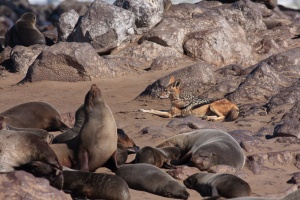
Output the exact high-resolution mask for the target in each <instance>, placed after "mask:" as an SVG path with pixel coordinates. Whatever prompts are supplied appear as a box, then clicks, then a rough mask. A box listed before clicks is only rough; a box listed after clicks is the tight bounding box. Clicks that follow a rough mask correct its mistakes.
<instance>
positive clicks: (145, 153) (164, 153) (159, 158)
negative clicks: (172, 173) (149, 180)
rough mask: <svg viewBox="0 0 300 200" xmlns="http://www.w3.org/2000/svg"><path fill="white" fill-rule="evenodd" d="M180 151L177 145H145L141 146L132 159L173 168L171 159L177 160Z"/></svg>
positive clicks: (137, 161) (135, 161) (136, 161)
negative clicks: (155, 146)
mask: <svg viewBox="0 0 300 200" xmlns="http://www.w3.org/2000/svg"><path fill="white" fill-rule="evenodd" d="M180 155H181V151H180V149H179V148H177V147H162V148H153V147H150V146H145V147H143V148H141V149H140V150H139V151H138V152H137V154H136V156H135V159H134V161H133V162H134V163H148V164H151V165H154V166H156V167H165V168H174V167H175V166H173V165H171V164H170V161H171V160H178V159H179V157H180Z"/></svg>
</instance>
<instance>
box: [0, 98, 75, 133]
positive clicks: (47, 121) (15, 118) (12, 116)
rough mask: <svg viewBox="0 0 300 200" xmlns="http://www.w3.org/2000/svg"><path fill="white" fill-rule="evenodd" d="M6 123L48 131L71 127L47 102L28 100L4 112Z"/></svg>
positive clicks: (2, 114)
mask: <svg viewBox="0 0 300 200" xmlns="http://www.w3.org/2000/svg"><path fill="white" fill-rule="evenodd" d="M0 116H2V117H4V119H5V121H6V123H7V124H8V125H10V126H14V127H17V128H38V129H44V130H46V131H64V130H67V129H69V128H70V127H68V126H67V125H66V124H64V123H63V122H62V121H61V117H60V114H59V112H58V111H57V109H56V108H54V107H53V106H52V105H50V104H48V103H45V102H28V103H23V104H19V105H17V106H14V107H12V108H10V109H8V110H6V111H4V112H2V113H0Z"/></svg>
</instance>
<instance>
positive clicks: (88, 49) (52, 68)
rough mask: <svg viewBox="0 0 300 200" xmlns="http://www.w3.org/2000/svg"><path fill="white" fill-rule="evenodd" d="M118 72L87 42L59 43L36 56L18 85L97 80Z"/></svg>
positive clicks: (120, 71)
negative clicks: (40, 82) (43, 81)
mask: <svg viewBox="0 0 300 200" xmlns="http://www.w3.org/2000/svg"><path fill="white" fill-rule="evenodd" d="M122 70H124V69H122V68H118V67H117V66H114V65H109V64H108V63H107V62H106V61H105V59H103V58H101V57H100V56H99V55H98V54H97V53H96V52H95V50H94V49H93V47H92V46H91V45H90V44H88V43H76V42H69V43H66V42H60V43H57V44H55V45H53V46H51V47H49V48H47V49H46V50H44V51H43V52H42V53H41V54H40V55H39V56H38V57H37V59H36V60H35V61H34V63H33V64H32V65H31V66H30V67H29V68H28V71H27V74H26V76H25V78H24V79H23V80H22V81H21V82H26V81H30V82H34V81H41V80H52V81H87V80H91V79H92V78H98V77H114V76H117V75H120V74H123V73H125V72H124V71H123V72H122Z"/></svg>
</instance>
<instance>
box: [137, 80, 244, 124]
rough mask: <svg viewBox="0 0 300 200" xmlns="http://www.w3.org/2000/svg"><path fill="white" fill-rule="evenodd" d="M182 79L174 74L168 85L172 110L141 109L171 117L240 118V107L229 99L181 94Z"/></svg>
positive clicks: (145, 111) (229, 119) (214, 119)
mask: <svg viewBox="0 0 300 200" xmlns="http://www.w3.org/2000/svg"><path fill="white" fill-rule="evenodd" d="M180 81H181V80H180V79H177V80H175V78H174V76H172V77H171V78H170V81H169V83H168V85H167V91H168V92H169V98H170V101H171V108H170V110H168V111H160V110H153V109H151V110H145V109H140V110H139V111H141V112H144V113H151V114H154V115H158V116H161V117H169V118H173V117H184V116H187V115H193V116H196V117H203V118H205V119H207V120H210V121H216V120H224V119H226V120H227V121H233V120H235V119H237V118H238V115H239V108H238V107H237V105H236V104H234V103H232V102H231V101H229V100H227V99H202V98H199V97H193V96H183V97H182V96H180V94H181V88H180V87H179V86H180Z"/></svg>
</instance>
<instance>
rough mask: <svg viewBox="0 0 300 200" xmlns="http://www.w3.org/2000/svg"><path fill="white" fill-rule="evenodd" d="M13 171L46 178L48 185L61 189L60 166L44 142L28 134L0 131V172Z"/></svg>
mask: <svg viewBox="0 0 300 200" xmlns="http://www.w3.org/2000/svg"><path fill="white" fill-rule="evenodd" d="M14 170H24V171H27V172H29V173H31V174H33V175H34V176H36V177H43V178H46V179H48V180H49V182H50V185H52V186H53V187H56V188H58V189H62V185H63V176H62V166H61V165H60V163H59V162H58V159H57V156H56V155H55V153H54V152H53V150H52V149H51V148H50V147H49V145H48V144H47V143H46V142H45V141H43V140H42V139H41V138H40V137H38V136H36V135H34V134H30V133H22V134H20V133H19V132H18V131H10V130H0V172H11V171H14Z"/></svg>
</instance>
